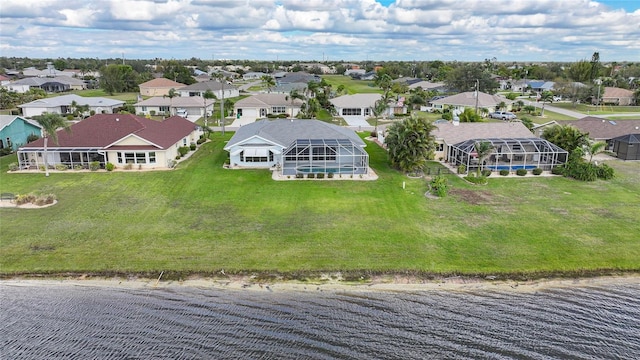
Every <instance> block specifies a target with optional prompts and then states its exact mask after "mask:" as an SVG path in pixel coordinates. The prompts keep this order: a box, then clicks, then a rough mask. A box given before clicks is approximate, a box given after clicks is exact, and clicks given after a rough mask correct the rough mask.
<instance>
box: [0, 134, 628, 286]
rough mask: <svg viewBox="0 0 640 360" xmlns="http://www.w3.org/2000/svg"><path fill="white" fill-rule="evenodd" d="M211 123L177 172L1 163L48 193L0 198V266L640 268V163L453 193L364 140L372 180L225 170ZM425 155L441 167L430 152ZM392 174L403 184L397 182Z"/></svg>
mask: <svg viewBox="0 0 640 360" xmlns="http://www.w3.org/2000/svg"><path fill="white" fill-rule="evenodd" d="M229 137H230V134H227V136H225V137H224V138H223V137H222V136H221V135H219V134H215V135H214V141H213V142H209V143H207V144H205V145H204V146H203V147H202V148H201V149H200V150H199V151H198V152H197V153H196V154H194V156H192V157H191V158H190V159H188V160H187V161H186V162H185V163H182V164H181V165H180V166H179V168H178V169H177V170H174V171H160V172H137V171H130V172H127V171H117V172H113V173H73V172H71V171H70V172H62V173H52V174H51V176H50V177H49V178H45V176H44V174H42V173H35V174H8V173H6V170H7V165H8V163H10V162H12V161H15V156H13V157H4V158H2V159H0V170H1V172H0V191H1V192H12V193H29V192H35V193H53V194H55V195H56V196H57V197H58V200H59V202H58V204H56V205H54V206H52V207H49V208H43V209H33V210H32V209H15V208H2V209H0V219H1V220H0V221H1V228H2V231H1V232H0V253H1V254H2V256H1V257H0V272H1V273H3V274H5V275H6V274H16V273H34V272H36V273H38V272H39V273H64V272H89V273H127V272H138V273H156V272H160V271H166V272H169V273H176V274H188V273H193V272H196V273H205V274H206V273H213V272H216V271H218V270H220V269H225V271H227V272H242V271H246V270H256V271H263V272H265V273H267V272H270V271H273V272H275V273H278V274H282V273H297V272H309V273H314V272H321V271H347V272H355V273H357V272H358V271H363V269H364V271H367V272H374V273H379V272H403V271H407V272H412V273H426V274H450V273H463V274H507V273H511V274H521V273H540V274H549V273H563V272H566V273H569V274H571V273H581V272H587V273H589V272H598V271H600V270H603V269H604V270H606V271H610V270H611V271H617V270H638V268H640V266H639V265H640V262H639V261H638V259H640V242H638V241H637V234H638V233H640V223H639V222H638V221H637V220H638V204H640V164H638V163H637V162H636V163H632V162H627V163H623V162H613V163H612V164H611V165H612V166H614V167H615V168H616V170H617V172H618V177H617V178H616V179H614V180H612V181H609V182H602V181H597V182H593V183H581V182H576V181H573V180H568V179H564V178H558V177H541V178H538V177H535V178H534V177H531V178H529V177H527V178H495V179H492V180H491V181H490V183H489V185H487V186H472V185H469V184H466V183H464V182H463V181H462V180H460V179H458V178H457V177H455V176H453V175H447V176H448V178H449V181H450V184H451V186H452V189H451V194H450V196H448V197H446V198H443V199H437V200H432V199H427V198H425V196H424V192H425V191H426V184H425V181H424V180H421V179H410V178H408V177H406V176H403V175H401V174H399V173H397V172H395V171H393V170H391V169H389V167H388V165H387V164H386V154H385V153H384V151H383V150H382V149H380V148H379V147H377V146H376V145H374V144H372V143H368V147H367V149H368V151H369V152H370V154H371V166H372V167H373V168H374V170H375V171H376V173H377V174H378V176H379V180H377V181H281V182H278V181H273V180H271V174H270V173H269V172H268V171H265V170H225V169H223V168H222V163H223V161H224V159H225V157H226V155H225V153H224V151H223V150H222V147H223V144H224V141H225V140H227V139H228V138H229ZM432 166H438V165H437V164H433V165H432ZM403 182H404V183H405V188H404V189H403V186H402V185H403Z"/></svg>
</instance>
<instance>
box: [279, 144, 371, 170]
mask: <svg viewBox="0 0 640 360" xmlns="http://www.w3.org/2000/svg"><path fill="white" fill-rule="evenodd" d="M368 168H369V154H367V152H366V151H364V149H363V148H362V147H360V146H359V145H358V144H355V143H354V142H353V141H351V140H349V139H298V140H296V141H294V142H293V143H292V144H291V145H290V146H289V147H287V148H286V149H285V150H284V151H283V153H282V175H296V174H306V173H326V174H329V173H333V174H366V173H367V170H368Z"/></svg>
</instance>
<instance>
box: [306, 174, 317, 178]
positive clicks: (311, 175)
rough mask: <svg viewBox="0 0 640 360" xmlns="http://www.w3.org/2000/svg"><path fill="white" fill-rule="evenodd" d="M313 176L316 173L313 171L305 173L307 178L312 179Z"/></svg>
mask: <svg viewBox="0 0 640 360" xmlns="http://www.w3.org/2000/svg"><path fill="white" fill-rule="evenodd" d="M315 177H316V174H314V173H308V174H307V179H313V178H315Z"/></svg>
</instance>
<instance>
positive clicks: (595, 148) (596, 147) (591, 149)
mask: <svg viewBox="0 0 640 360" xmlns="http://www.w3.org/2000/svg"><path fill="white" fill-rule="evenodd" d="M606 147H607V143H606V142H604V141H597V142H594V143H591V144H589V145H588V146H587V147H586V149H585V150H586V152H587V153H588V154H589V162H591V160H593V156H594V155H598V154H599V153H601V152H603V151H604V150H605V148H606Z"/></svg>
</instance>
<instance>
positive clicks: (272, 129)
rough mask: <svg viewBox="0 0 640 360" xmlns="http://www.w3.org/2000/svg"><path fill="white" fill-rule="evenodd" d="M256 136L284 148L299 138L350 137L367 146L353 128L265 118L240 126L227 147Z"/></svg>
mask: <svg viewBox="0 0 640 360" xmlns="http://www.w3.org/2000/svg"><path fill="white" fill-rule="evenodd" d="M254 136H259V137H261V138H263V139H265V140H268V141H271V142H274V143H276V144H279V145H281V146H282V147H283V148H284V147H287V146H289V145H290V144H291V143H292V142H293V141H295V140H297V139H349V140H351V141H353V142H354V143H355V144H356V145H360V146H365V143H364V141H362V139H361V138H360V137H359V136H358V134H356V133H355V132H354V131H353V130H350V129H347V128H343V127H340V126H337V125H333V124H329V123H326V122H322V121H320V120H273V121H271V120H267V119H264V120H260V121H256V122H254V123H251V124H249V125H244V126H242V127H240V128H239V129H238V131H237V132H236V133H235V134H234V135H233V137H232V138H231V140H229V142H228V143H227V146H225V149H226V150H228V149H230V148H231V147H232V146H234V145H236V144H239V143H242V142H243V141H245V140H247V139H249V138H251V137H254Z"/></svg>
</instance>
